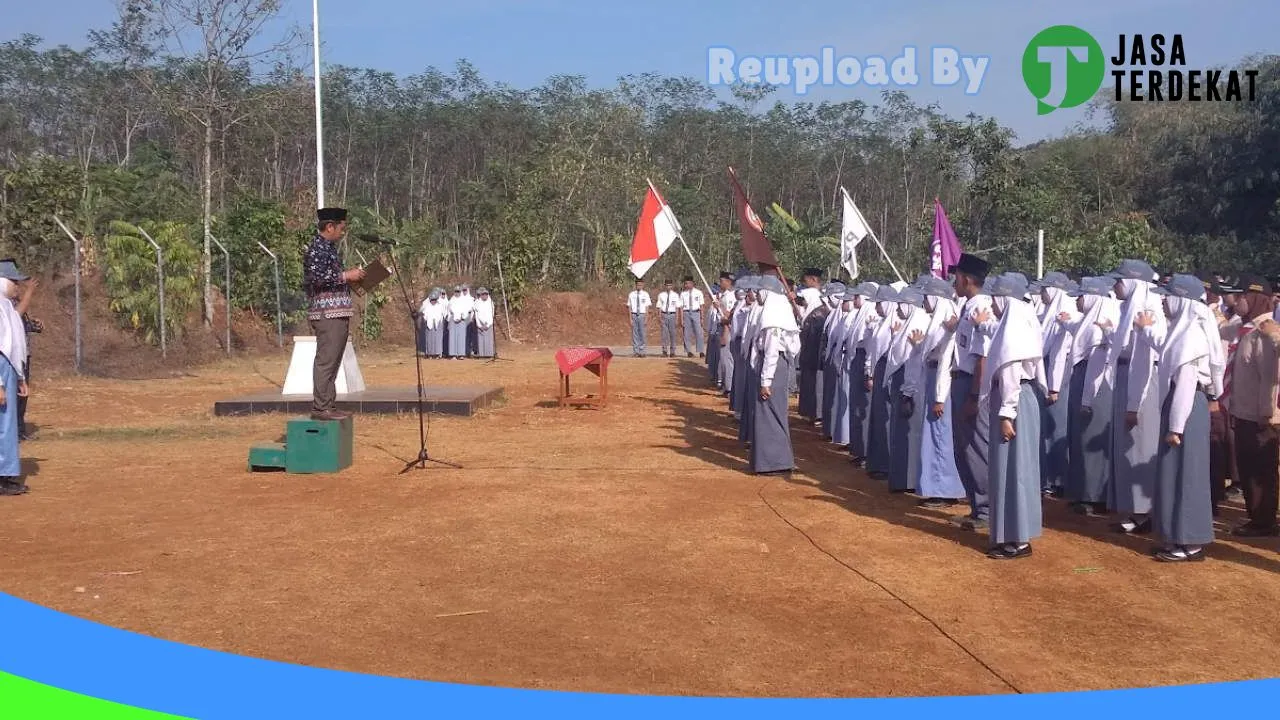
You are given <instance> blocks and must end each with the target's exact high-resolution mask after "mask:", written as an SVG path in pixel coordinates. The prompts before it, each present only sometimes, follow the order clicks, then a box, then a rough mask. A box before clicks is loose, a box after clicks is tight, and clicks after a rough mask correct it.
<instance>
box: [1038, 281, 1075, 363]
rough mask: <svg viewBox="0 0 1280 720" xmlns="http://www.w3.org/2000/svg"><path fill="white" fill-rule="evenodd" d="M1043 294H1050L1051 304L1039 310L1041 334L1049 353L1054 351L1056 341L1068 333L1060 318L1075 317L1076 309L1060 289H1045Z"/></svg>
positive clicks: (1045, 349)
mask: <svg viewBox="0 0 1280 720" xmlns="http://www.w3.org/2000/svg"><path fill="white" fill-rule="evenodd" d="M1043 292H1045V293H1048V294H1049V302H1048V303H1045V304H1044V305H1042V306H1041V307H1040V310H1039V314H1040V334H1041V338H1042V339H1043V341H1044V351H1045V352H1046V353H1048V352H1051V351H1052V350H1053V347H1054V345H1055V344H1056V341H1057V340H1058V339H1059V338H1061V337H1062V336H1063V335H1064V334H1065V333H1066V332H1067V328H1065V327H1063V325H1062V323H1060V322H1058V316H1059V315H1061V314H1062V313H1067V314H1068V315H1075V314H1076V309H1075V307H1074V305H1073V304H1072V303H1071V298H1070V297H1068V295H1067V293H1066V292H1065V291H1063V290H1059V289H1058V288H1045V289H1044V290H1043Z"/></svg>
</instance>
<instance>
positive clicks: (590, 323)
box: [499, 288, 631, 347]
mask: <svg viewBox="0 0 1280 720" xmlns="http://www.w3.org/2000/svg"><path fill="white" fill-rule="evenodd" d="M499 313H501V311H499ZM630 323H631V319H630V316H629V315H628V314H627V296H626V294H625V293H623V292H621V291H619V290H617V289H616V288H599V289H593V290H589V291H587V292H551V293H544V294H541V295H537V296H535V297H531V298H528V299H526V300H525V301H524V307H523V308H521V311H520V315H519V317H516V318H512V324H513V325H514V326H515V336H516V337H517V338H518V339H519V340H520V341H522V342H525V343H531V344H533V345H535V346H538V347H545V346H550V345H563V344H594V345H600V344H618V343H624V344H625V343H628V342H630V338H631V324H630Z"/></svg>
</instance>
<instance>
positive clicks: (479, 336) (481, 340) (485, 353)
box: [472, 288, 498, 358]
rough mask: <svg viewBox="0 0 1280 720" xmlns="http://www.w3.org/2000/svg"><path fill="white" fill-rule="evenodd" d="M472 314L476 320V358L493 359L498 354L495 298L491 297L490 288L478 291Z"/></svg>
mask: <svg viewBox="0 0 1280 720" xmlns="http://www.w3.org/2000/svg"><path fill="white" fill-rule="evenodd" d="M476 295H477V297H476V300H475V304H474V305H472V314H473V315H474V317H475V319H476V346H475V349H476V357H486V358H487V357H493V356H495V355H497V354H498V348H497V345H496V344H495V342H494V332H493V318H494V311H493V298H491V297H489V290H488V288H480V289H479V290H478V291H476Z"/></svg>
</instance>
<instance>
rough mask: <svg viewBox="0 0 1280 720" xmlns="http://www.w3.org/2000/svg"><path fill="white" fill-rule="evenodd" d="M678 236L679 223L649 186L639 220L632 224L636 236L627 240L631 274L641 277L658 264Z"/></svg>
mask: <svg viewBox="0 0 1280 720" xmlns="http://www.w3.org/2000/svg"><path fill="white" fill-rule="evenodd" d="M678 237H680V223H679V222H677V221H676V216H675V213H673V212H671V206H670V205H667V203H666V201H664V200H663V199H662V196H661V195H659V194H658V191H657V190H656V189H655V188H654V187H653V185H649V193H648V194H647V195H645V198H644V207H643V208H641V210H640V221H639V222H638V223H637V224H636V236H635V238H634V239H632V241H631V261H630V267H631V274H632V275H635V276H636V278H637V279H639V278H643V277H644V274H645V273H647V272H649V268H651V267H653V264H654V263H656V262H658V258H660V257H662V253H664V252H666V251H667V248H669V247H671V244H672V243H674V242H675V241H676V238H678Z"/></svg>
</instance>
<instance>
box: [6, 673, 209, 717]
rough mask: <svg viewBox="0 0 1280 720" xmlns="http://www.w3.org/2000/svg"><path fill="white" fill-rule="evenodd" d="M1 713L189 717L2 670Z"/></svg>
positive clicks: (8, 714)
mask: <svg viewBox="0 0 1280 720" xmlns="http://www.w3.org/2000/svg"><path fill="white" fill-rule="evenodd" d="M0 717H3V718H12V719H13V720H46V719H47V720H64V719H65V718H91V719H92V720H99V718H101V719H102V720H190V719H189V718H182V717H180V716H178V715H166V714H164V713H158V712H154V711H151V710H143V709H142V708H135V707H129V706H128V705H119V704H117V703H113V702H109V701H107V700H99V699H98V698H92V697H89V696H87V695H77V694H76V693H73V692H68V691H66V690H59V689H58V688H55V687H50V686H48V685H42V684H40V683H38V682H33V681H31V680H27V679H25V678H20V677H18V676H16V675H9V674H7V673H2V672H0Z"/></svg>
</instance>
